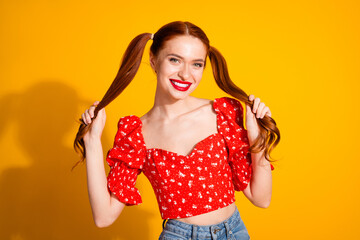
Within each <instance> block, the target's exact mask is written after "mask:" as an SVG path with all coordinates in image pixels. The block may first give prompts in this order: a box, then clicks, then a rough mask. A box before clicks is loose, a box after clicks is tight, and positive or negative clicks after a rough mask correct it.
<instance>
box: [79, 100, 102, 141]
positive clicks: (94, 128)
mask: <svg viewBox="0 0 360 240" xmlns="http://www.w3.org/2000/svg"><path fill="white" fill-rule="evenodd" d="M98 104H99V101H96V102H94V104H93V105H92V106H91V107H90V108H89V109H86V110H85V112H84V113H83V114H82V115H81V117H82V119H83V121H84V123H85V124H86V125H89V124H90V123H91V122H92V121H94V122H93V124H92V125H91V129H90V130H89V131H88V132H87V133H86V134H85V135H84V142H85V143H86V142H88V141H89V140H90V139H96V138H98V139H100V138H101V135H102V132H103V130H104V127H105V122H106V113H105V108H103V109H101V110H100V111H99V112H98V115H97V117H96V118H95V119H92V118H93V117H94V110H95V108H96V106H97V105H98Z"/></svg>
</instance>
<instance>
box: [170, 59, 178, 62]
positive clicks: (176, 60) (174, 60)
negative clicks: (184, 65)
mask: <svg viewBox="0 0 360 240" xmlns="http://www.w3.org/2000/svg"><path fill="white" fill-rule="evenodd" d="M170 62H174V63H177V62H179V60H178V59H176V58H170Z"/></svg>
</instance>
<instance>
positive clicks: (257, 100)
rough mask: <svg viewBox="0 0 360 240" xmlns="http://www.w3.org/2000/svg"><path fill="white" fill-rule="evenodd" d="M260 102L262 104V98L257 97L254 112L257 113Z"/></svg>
mask: <svg viewBox="0 0 360 240" xmlns="http://www.w3.org/2000/svg"><path fill="white" fill-rule="evenodd" d="M259 104H260V98H255V99H254V104H253V109H252V111H253V113H254V114H256V112H257V110H258V107H259Z"/></svg>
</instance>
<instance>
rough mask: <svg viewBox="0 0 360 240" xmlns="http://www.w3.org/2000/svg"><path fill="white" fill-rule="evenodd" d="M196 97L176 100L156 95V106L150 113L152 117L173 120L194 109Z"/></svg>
mask: <svg viewBox="0 0 360 240" xmlns="http://www.w3.org/2000/svg"><path fill="white" fill-rule="evenodd" d="M194 100H195V97H192V96H187V97H186V98H184V99H174V98H169V97H165V96H164V97H162V96H159V95H158V94H156V95H155V101H154V106H153V107H152V108H151V110H150V111H149V113H150V115H152V116H155V117H156V118H161V119H162V120H169V121H171V120H173V119H174V118H177V117H178V116H180V115H183V114H186V113H188V112H189V111H191V110H192V109H193V108H194Z"/></svg>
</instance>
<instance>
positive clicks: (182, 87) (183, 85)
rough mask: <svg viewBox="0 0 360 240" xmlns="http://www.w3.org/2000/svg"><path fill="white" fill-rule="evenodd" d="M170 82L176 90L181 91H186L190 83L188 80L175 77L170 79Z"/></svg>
mask: <svg viewBox="0 0 360 240" xmlns="http://www.w3.org/2000/svg"><path fill="white" fill-rule="evenodd" d="M170 82H171V84H172V85H173V87H174V88H175V89H176V90H179V91H183V92H184V91H187V90H188V89H189V87H190V86H191V84H192V83H190V82H185V81H180V80H176V79H170Z"/></svg>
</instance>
